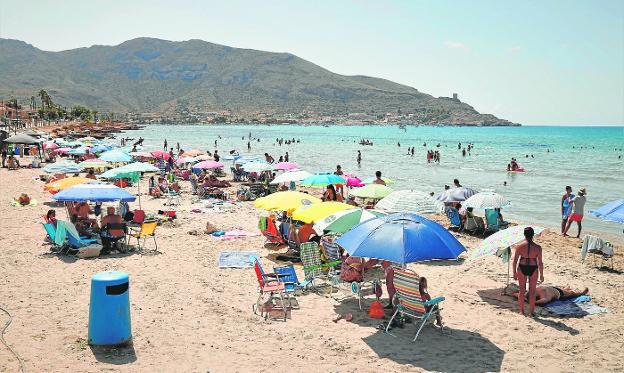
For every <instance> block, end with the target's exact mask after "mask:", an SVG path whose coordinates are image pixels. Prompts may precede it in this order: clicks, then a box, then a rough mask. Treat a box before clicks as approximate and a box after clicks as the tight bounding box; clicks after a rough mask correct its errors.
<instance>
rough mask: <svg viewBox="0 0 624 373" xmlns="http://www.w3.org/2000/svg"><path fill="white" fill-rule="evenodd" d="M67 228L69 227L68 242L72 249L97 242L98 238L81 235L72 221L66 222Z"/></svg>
mask: <svg viewBox="0 0 624 373" xmlns="http://www.w3.org/2000/svg"><path fill="white" fill-rule="evenodd" d="M65 228H66V229H67V243H68V245H69V247H70V248H72V249H79V248H81V247H85V246H89V245H91V244H92V243H96V242H97V239H96V238H86V237H80V234H78V230H77V229H76V226H75V225H74V224H72V223H69V222H65Z"/></svg>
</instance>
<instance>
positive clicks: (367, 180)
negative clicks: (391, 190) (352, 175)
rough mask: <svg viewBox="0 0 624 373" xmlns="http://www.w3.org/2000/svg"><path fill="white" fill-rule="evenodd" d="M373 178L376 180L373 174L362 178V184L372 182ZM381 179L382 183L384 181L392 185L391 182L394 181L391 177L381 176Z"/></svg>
mask: <svg viewBox="0 0 624 373" xmlns="http://www.w3.org/2000/svg"><path fill="white" fill-rule="evenodd" d="M375 180H377V178H376V177H374V176H373V177H369V178H366V179H364V180H362V184H374V183H375ZM381 180H383V181H384V183H386V185H392V184H394V183H395V181H394V180H393V179H390V178H389V177H383V176H382V177H381Z"/></svg>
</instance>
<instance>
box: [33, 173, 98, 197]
mask: <svg viewBox="0 0 624 373" xmlns="http://www.w3.org/2000/svg"><path fill="white" fill-rule="evenodd" d="M89 181H93V179H89V178H87V177H80V176H74V177H68V178H65V179H61V180H57V181H54V182H51V183H48V184H46V185H44V186H43V189H44V190H47V191H48V192H50V194H56V193H58V192H60V191H61V190H63V189H65V188H69V187H70V186H74V185H78V184H82V183H86V182H89Z"/></svg>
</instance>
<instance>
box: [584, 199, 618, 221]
mask: <svg viewBox="0 0 624 373" xmlns="http://www.w3.org/2000/svg"><path fill="white" fill-rule="evenodd" d="M590 213H591V214H592V215H594V216H596V217H598V218H600V219H602V220H604V221H613V222H616V223H624V199H620V200H617V201H613V202H609V203H607V204H606V205H604V206H602V207H599V208H597V209H596V210H593V211H590Z"/></svg>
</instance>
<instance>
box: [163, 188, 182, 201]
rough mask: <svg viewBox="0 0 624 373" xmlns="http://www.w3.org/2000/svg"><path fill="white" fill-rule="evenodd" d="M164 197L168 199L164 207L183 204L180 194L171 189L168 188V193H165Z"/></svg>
mask: <svg viewBox="0 0 624 373" xmlns="http://www.w3.org/2000/svg"><path fill="white" fill-rule="evenodd" d="M163 196H165V197H167V201H166V202H165V203H164V205H169V206H177V205H179V204H180V203H181V202H182V197H181V196H180V193H178V192H176V191H175V190H173V189H171V188H169V187H167V191H166V192H165V193H163Z"/></svg>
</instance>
